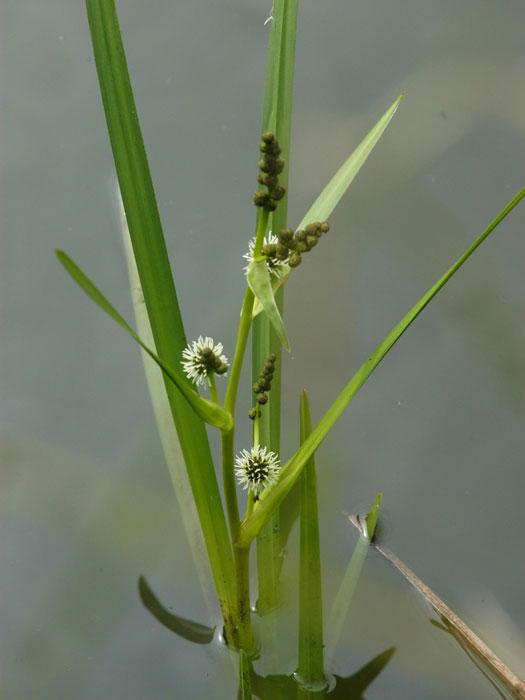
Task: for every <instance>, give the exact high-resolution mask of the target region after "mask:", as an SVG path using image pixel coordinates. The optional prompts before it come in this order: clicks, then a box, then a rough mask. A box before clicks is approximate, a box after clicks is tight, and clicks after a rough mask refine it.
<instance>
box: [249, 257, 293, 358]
mask: <svg viewBox="0 0 525 700" xmlns="http://www.w3.org/2000/svg"><path fill="white" fill-rule="evenodd" d="M246 279H247V281H248V284H249V285H250V289H251V290H252V292H253V293H254V295H255V297H256V299H258V300H259V302H260V303H261V305H262V307H263V309H264V311H265V313H266V315H267V316H268V318H269V320H270V323H271V324H272V326H273V328H274V330H275V332H276V333H277V335H278V336H279V338H280V339H281V342H282V344H283V345H284V347H285V348H286V349H287V350H288V351H289V350H290V344H289V342H288V336H287V335H286V329H285V327H284V323H283V319H282V318H281V314H280V313H279V309H278V308H277V304H276V303H275V298H274V296H273V290H272V284H271V282H270V273H269V271H268V266H267V264H266V260H252V262H251V263H250V265H249V266H248V271H247V273H246Z"/></svg>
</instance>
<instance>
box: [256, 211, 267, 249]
mask: <svg viewBox="0 0 525 700" xmlns="http://www.w3.org/2000/svg"><path fill="white" fill-rule="evenodd" d="M267 227H268V212H267V211H266V209H261V213H260V214H259V221H258V222H257V234H256V236H255V245H254V246H253V258H254V260H257V258H260V257H261V255H262V247H263V243H264V235H265V233H266V229H267Z"/></svg>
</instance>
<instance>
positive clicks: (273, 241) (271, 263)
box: [242, 231, 288, 277]
mask: <svg viewBox="0 0 525 700" xmlns="http://www.w3.org/2000/svg"><path fill="white" fill-rule="evenodd" d="M278 243H279V239H278V238H277V236H274V235H273V233H272V232H271V231H270V232H269V234H268V236H265V237H264V242H263V246H265V245H277V244H278ZM254 248H255V238H252V239H251V240H250V241H249V242H248V252H247V253H245V254H244V255H243V256H242V257H243V258H244V259H245V260H247V261H248V265H246V267H245V268H244V274H246V273H247V272H248V267H249V266H250V263H251V262H253V250H254ZM266 265H267V266H268V271H269V273H270V275H273V276H274V277H282V276H283V275H284V274H286V273H287V272H288V259H286V260H278V259H277V258H274V257H273V256H268V257H267V258H266Z"/></svg>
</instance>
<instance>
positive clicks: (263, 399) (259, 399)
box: [257, 392, 268, 406]
mask: <svg viewBox="0 0 525 700" xmlns="http://www.w3.org/2000/svg"><path fill="white" fill-rule="evenodd" d="M257 403H259V404H261V406H264V404H265V403H268V397H267V396H266V394H263V393H262V392H261V393H260V394H259V395H258V396H257Z"/></svg>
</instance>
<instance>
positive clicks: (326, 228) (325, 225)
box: [321, 221, 330, 233]
mask: <svg viewBox="0 0 525 700" xmlns="http://www.w3.org/2000/svg"><path fill="white" fill-rule="evenodd" d="M329 230H330V226H329V224H328V221H323V222H321V231H322V232H323V233H328V231H329Z"/></svg>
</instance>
